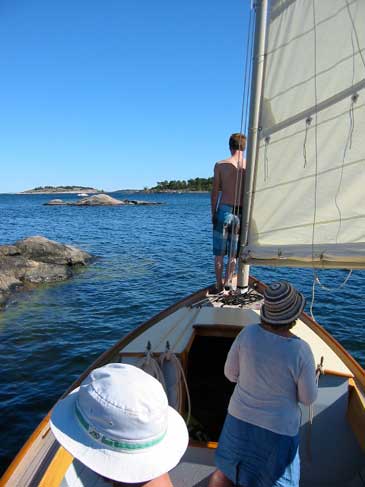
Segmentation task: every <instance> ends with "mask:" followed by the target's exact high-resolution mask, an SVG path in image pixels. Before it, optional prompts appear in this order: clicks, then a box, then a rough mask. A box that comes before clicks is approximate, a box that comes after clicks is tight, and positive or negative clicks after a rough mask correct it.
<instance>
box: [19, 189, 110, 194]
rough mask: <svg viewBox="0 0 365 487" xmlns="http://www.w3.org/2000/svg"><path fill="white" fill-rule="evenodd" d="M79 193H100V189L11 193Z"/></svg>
mask: <svg viewBox="0 0 365 487" xmlns="http://www.w3.org/2000/svg"><path fill="white" fill-rule="evenodd" d="M79 193H85V194H96V193H101V191H99V190H97V189H95V190H94V191H91V190H88V191H83V190H81V189H79V190H76V189H75V190H70V191H61V190H56V191H32V190H29V191H20V192H19V193H13V194H79Z"/></svg>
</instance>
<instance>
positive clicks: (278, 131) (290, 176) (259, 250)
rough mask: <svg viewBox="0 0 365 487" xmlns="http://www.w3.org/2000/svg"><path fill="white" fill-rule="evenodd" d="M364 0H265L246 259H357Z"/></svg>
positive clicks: (364, 249) (364, 237)
mask: <svg viewBox="0 0 365 487" xmlns="http://www.w3.org/2000/svg"><path fill="white" fill-rule="evenodd" d="M364 19H365V2H364V1H363V0H352V1H351V0H313V1H309V0H286V1H285V0H275V1H273V2H271V10H270V17H269V26H268V29H269V31H268V43H267V49H266V57H265V58H266V65H265V76H264V86H263V97H262V102H261V103H262V104H261V124H260V125H261V127H260V129H259V148H258V154H257V159H256V173H255V178H254V186H253V190H252V214H251V220H250V226H249V237H248V244H247V246H246V247H245V249H244V253H243V256H244V257H247V259H248V261H249V262H252V263H258V264H259V263H264V264H266V263H274V264H275V265H298V266H312V265H315V266H323V267H344V268H363V267H365V205H364V200H363V194H364V187H365V138H364V134H365V22H364Z"/></svg>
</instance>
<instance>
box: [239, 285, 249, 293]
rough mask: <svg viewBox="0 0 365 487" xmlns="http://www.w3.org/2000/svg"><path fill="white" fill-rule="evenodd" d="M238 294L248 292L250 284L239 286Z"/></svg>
mask: <svg viewBox="0 0 365 487" xmlns="http://www.w3.org/2000/svg"><path fill="white" fill-rule="evenodd" d="M236 292H237V294H246V293H247V292H248V286H242V287H241V286H237V289H236Z"/></svg>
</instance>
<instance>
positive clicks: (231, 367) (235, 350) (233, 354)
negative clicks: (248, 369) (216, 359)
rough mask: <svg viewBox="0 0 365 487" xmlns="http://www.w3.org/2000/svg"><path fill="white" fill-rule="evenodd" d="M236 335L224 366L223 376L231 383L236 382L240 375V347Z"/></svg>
mask: <svg viewBox="0 0 365 487" xmlns="http://www.w3.org/2000/svg"><path fill="white" fill-rule="evenodd" d="M239 336H240V335H238V336H237V337H236V339H235V341H234V342H233V343H232V346H231V348H230V350H229V352H228V355H227V359H226V363H225V364H224V375H225V376H226V377H227V379H228V380H229V381H231V382H237V381H238V376H239V373H240V346H239V340H238V338H239Z"/></svg>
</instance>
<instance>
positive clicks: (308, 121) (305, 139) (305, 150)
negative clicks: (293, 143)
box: [303, 117, 312, 167]
mask: <svg viewBox="0 0 365 487" xmlns="http://www.w3.org/2000/svg"><path fill="white" fill-rule="evenodd" d="M311 123H312V117H308V118H307V119H306V121H305V133H304V142H303V157H304V166H303V167H307V162H308V161H307V138H308V130H309V126H310V124H311Z"/></svg>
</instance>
